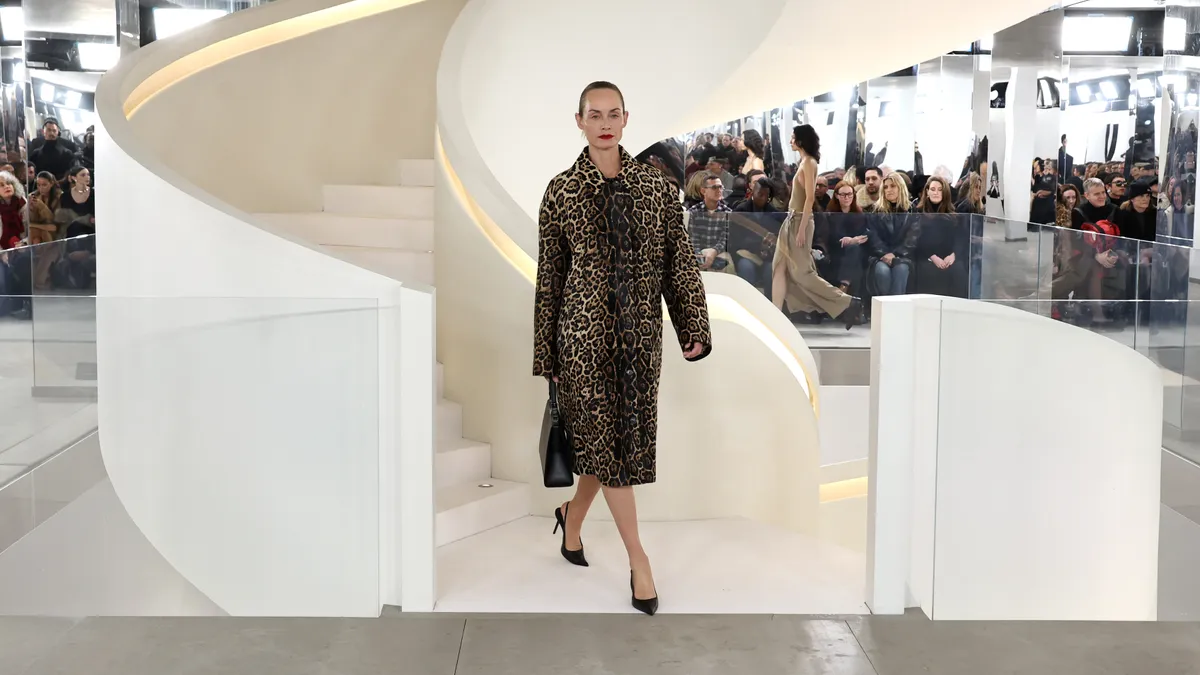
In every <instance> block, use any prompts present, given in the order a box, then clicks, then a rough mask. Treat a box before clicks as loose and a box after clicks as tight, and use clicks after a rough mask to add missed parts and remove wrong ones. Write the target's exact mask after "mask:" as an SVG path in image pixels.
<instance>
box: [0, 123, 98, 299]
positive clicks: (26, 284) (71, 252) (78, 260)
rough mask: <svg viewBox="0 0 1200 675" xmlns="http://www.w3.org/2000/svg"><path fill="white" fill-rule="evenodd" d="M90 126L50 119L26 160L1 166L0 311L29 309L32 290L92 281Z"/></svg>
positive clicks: (76, 287)
mask: <svg viewBox="0 0 1200 675" xmlns="http://www.w3.org/2000/svg"><path fill="white" fill-rule="evenodd" d="M94 150H95V142H94V136H93V133H92V129H90V128H89V129H88V131H87V133H86V134H84V135H83V136H82V137H81V138H79V139H78V140H77V139H73V138H71V137H70V134H69V133H68V132H64V131H63V130H62V129H61V128H60V127H59V124H58V121H57V120H55V119H54V118H47V119H46V120H45V122H44V123H43V125H42V129H41V133H40V134H39V136H38V138H36V139H34V140H33V141H32V142H31V143H30V144H29V161H28V162H27V163H26V162H20V161H17V162H13V163H10V164H4V165H0V221H2V225H3V227H2V230H0V249H3V253H0V295H2V296H5V300H4V301H3V302H2V303H0V313H10V312H14V311H16V312H19V313H20V315H23V316H28V315H29V313H30V311H31V309H32V305H31V303H30V302H28V299H27V298H25V299H20V298H19V296H29V295H33V294H35V293H41V292H48V291H55V290H58V291H81V290H88V289H91V288H94V286H95V278H96V260H95V257H96V256H95V241H94V237H91V236H89V235H93V234H95V232H96V194H95V190H93V188H92V168H93V167H94V166H95V163H94Z"/></svg>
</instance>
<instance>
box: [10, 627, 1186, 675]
mask: <svg viewBox="0 0 1200 675" xmlns="http://www.w3.org/2000/svg"><path fill="white" fill-rule="evenodd" d="M0 673H4V674H5V675H76V674H78V675H84V674H86V675H185V674H186V675H275V674H276V673H278V674H281V675H282V674H287V675H318V674H320V675H335V674H336V675H360V674H361V675H376V674H380V673H406V674H408V673H412V674H421V675H424V674H429V675H451V674H457V675H509V674H511V675H569V674H571V673H589V674H597V675H599V674H605V675H607V674H609V673H613V674H619V675H642V674H643V673H644V674H650V673H654V674H655V675H675V674H678V675H704V674H708V673H712V674H714V675H716V674H720V675H725V674H730V675H733V674H743V673H744V674H753V675H774V674H776V673H779V674H781V675H782V674H784V673H786V674H788V675H795V674H798V673H830V674H835V673H836V674H846V675H858V674H862V675H873V674H878V675H910V674H916V673H923V674H930V675H992V674H996V675H999V674H1001V673H1003V674H1006V675H1007V674H1010V673H1012V674H1016V673H1020V674H1022V675H1025V674H1029V675H1041V674H1046V675H1050V674H1053V675H1072V674H1075V673H1086V674H1087V675H1167V674H1172V675H1174V674H1181V675H1182V674H1190V673H1200V624H1180V623H1142V624H1106V623H1047V622H1031V623H991V622H965V623H964V622H937V623H934V622H930V621H926V620H925V619H923V618H921V617H919V616H913V615H909V616H904V617H887V618H883V617H855V618H851V619H848V620H841V619H832V618H807V617H792V616H774V617H771V616H762V617H752V616H743V617H736V616H734V617H703V616H658V617H654V618H649V617H643V616H578V615H576V616H546V615H542V616H525V617H506V616H486V615H479V616H475V617H467V618H464V617H449V616H428V615H426V616H419V617H403V618H400V617H396V618H390V617H389V618H382V619H85V620H82V621H74V620H69V619H32V618H31V619H21V618H13V619H0Z"/></svg>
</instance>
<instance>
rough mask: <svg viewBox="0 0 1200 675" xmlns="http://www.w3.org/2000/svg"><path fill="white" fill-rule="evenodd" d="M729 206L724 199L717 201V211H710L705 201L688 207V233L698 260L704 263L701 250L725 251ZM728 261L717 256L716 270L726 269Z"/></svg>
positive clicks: (731, 210)
mask: <svg viewBox="0 0 1200 675" xmlns="http://www.w3.org/2000/svg"><path fill="white" fill-rule="evenodd" d="M732 212H733V209H731V208H729V207H728V206H727V205H726V204H725V201H724V200H721V201H719V202H717V208H716V210H715V211H712V212H710V211H709V210H708V207H707V206H705V205H704V202H698V203H696V204H695V205H694V206H692V208H690V209H688V234H689V235H690V236H691V238H692V250H693V251H694V252H695V253H696V261H697V262H700V263H703V262H704V255H703V254H701V253H700V252H701V251H703V250H704V249H706V248H711V249H713V250H715V251H716V252H717V254H718V255H719V254H721V253H724V252H725V241H726V239H727V238H728V237H729V214H730V213H732ZM725 265H726V261H725V260H724V259H723V258H717V259H716V261H714V262H713V266H712V268H713V269H714V270H719V269H724V268H725Z"/></svg>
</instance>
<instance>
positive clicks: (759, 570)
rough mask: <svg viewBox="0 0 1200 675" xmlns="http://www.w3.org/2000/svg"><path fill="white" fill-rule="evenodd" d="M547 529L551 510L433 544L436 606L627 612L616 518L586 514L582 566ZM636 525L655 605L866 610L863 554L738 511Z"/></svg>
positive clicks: (675, 609)
mask: <svg viewBox="0 0 1200 675" xmlns="http://www.w3.org/2000/svg"><path fill="white" fill-rule="evenodd" d="M553 528H554V520H553V519H552V518H542V517H526V518H522V519H521V520H517V521H514V522H511V523H508V524H507V525H502V526H500V527H497V528H494V529H491V530H488V531H486V532H483V533H480V534H477V535H475V536H473V537H469V538H467V539H463V540H461V541H457V542H454V543H452V544H448V545H446V546H443V547H442V548H440V549H438V591H439V593H438V601H437V606H436V608H435V611H438V612H482V613H616V612H633V611H634V610H633V608H632V607H630V605H629V566H628V563H627V560H626V558H625V552H624V547H623V546H622V545H621V540H620V537H619V536H618V534H617V530H616V526H615V525H613V523H611V522H602V521H595V522H589V523H587V525H586V526H585V528H584V532H583V540H584V547H585V550H586V551H587V558H588V562H590V563H591V566H590V567H586V568H584V567H575V566H574V565H571V564H569V563H567V561H565V560H563V559H562V556H560V555H559V552H558V547H559V542H560V539H559V535H554V534H551V530H552V529H553ZM641 528H642V529H641V531H642V541H643V543H644V544H645V546H646V549H647V551H648V552H649V554H650V559H651V560H652V561H653V563H654V576H655V581H656V583H657V584H658V591H659V596H660V598H661V605H660V608H659V611H660V612H661V613H664V614H666V613H670V614H869V613H870V612H869V610H868V609H867V607H866V605H865V604H864V602H863V598H864V569H865V559H864V557H863V555H862V554H860V553H855V552H853V551H850V550H847V549H845V548H842V547H840V546H837V545H834V544H830V543H826V542H823V541H820V540H818V539H817V538H815V537H811V536H806V535H803V534H798V533H795V532H791V531H788V530H784V529H780V528H776V527H772V526H769V525H762V524H759V523H755V522H752V521H748V520H741V519H728V520H704V521H689V522H676V523H642V525H641Z"/></svg>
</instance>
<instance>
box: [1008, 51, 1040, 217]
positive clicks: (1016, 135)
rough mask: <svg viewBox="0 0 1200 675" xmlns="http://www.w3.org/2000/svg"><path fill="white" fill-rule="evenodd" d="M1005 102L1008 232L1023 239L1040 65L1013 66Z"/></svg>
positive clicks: (1031, 163) (1026, 215)
mask: <svg viewBox="0 0 1200 675" xmlns="http://www.w3.org/2000/svg"><path fill="white" fill-rule="evenodd" d="M1011 72H1012V76H1011V77H1010V78H1009V80H1008V91H1007V93H1006V94H1005V97H1004V98H1005V103H1004V168H1003V169H1002V171H1003V173H1002V179H1003V182H1004V189H1003V194H1004V217H1005V218H1007V219H1008V221H1009V224H1008V230H1011V231H1006V232H1005V236H1006V237H1007V238H1009V239H1022V238H1024V237H1025V236H1026V231H1025V223H1026V222H1028V221H1029V195H1030V191H1029V190H1030V186H1029V179H1030V176H1031V175H1032V173H1031V172H1032V170H1033V168H1032V167H1033V158H1034V149H1033V143H1034V138H1035V134H1034V132H1035V130H1036V129H1037V87H1038V83H1037V68H1035V67H1033V66H1018V67H1015V68H1013V69H1012V71H1011Z"/></svg>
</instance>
